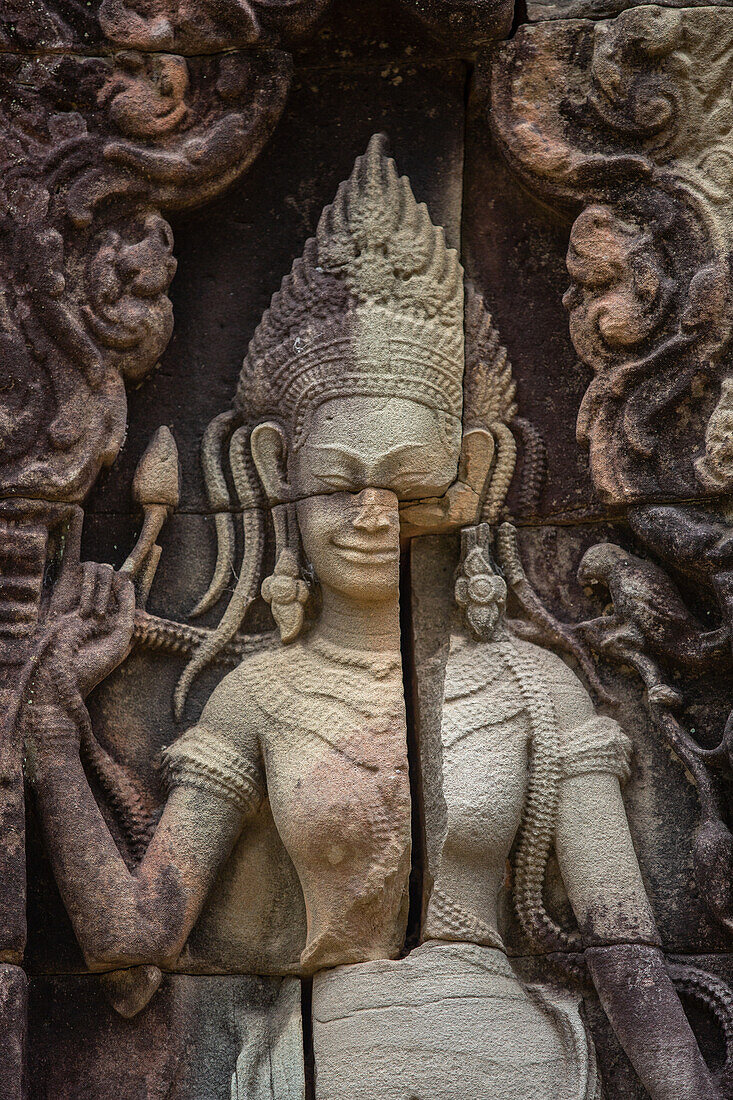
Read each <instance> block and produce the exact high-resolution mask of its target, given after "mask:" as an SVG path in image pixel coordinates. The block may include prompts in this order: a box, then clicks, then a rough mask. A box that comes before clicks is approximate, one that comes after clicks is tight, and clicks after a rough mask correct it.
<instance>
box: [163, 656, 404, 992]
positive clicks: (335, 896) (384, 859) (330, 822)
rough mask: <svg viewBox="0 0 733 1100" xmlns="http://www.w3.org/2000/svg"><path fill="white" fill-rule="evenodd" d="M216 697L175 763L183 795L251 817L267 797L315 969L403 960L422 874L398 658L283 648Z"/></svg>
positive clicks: (245, 668) (173, 752) (170, 757)
mask: <svg viewBox="0 0 733 1100" xmlns="http://www.w3.org/2000/svg"><path fill="white" fill-rule="evenodd" d="M216 695H217V698H216V699H215V701H214V706H213V708H212V707H207V710H206V711H205V712H204V715H203V716H202V720H201V723H200V724H199V725H198V726H197V727H195V728H194V729H193V730H190V731H189V732H188V733H187V734H186V735H184V737H183V738H181V739H180V741H178V742H177V743H176V744H175V745H174V746H172V748H171V749H170V750H168V753H167V761H168V768H169V771H170V773H171V777H172V780H173V782H174V783H176V782H177V783H188V784H190V785H196V786H199V787H202V788H204V789H206V788H208V789H210V790H211V791H212V792H214V793H217V794H219V795H222V794H224V795H225V796H228V797H232V798H235V799H236V800H238V804H239V805H240V806H241V808H242V810H243V811H244V812H245V813H246V814H248V815H254V814H259V813H261V809H260V806H261V803H262V800H263V799H264V798H265V796H267V797H268V798H269V805H270V809H271V812H272V817H273V818H274V822H275V826H276V828H277V831H278V833H279V836H280V838H281V840H282V842H283V844H284V846H285V849H286V851H287V854H288V856H289V857H290V859H291V860H292V863H293V865H294V867H295V869H296V871H297V875H298V878H299V881H300V886H301V888H302V891H303V895H304V899H305V909H306V914H307V925H308V928H307V942H306V943H305V945H304V947H303V951H302V955H301V964H302V967H303V969H304V970H306V971H311V970H314V969H319V968H321V967H324V966H336V965H340V964H343V963H347V962H356V961H362V960H365V959H377V958H390V957H392V956H394V955H395V954H397V952H398V951H399V950H400V948H401V946H402V942H403V939H404V928H405V922H406V918H407V900H408V895H407V881H408V877H409V871H410V790H409V776H408V768H407V747H406V729H405V714H404V702H403V692H402V675H401V666H400V658H399V654H398V653H395V654H388V655H386V656H377V657H374V656H373V655H371V654H369V655H367V654H364V655H361V659H360V655H359V654H354V653H353V652H348V653H347V652H346V651H343V650H341V649H340V648H337V647H335V646H332V645H326V644H325V643H323V642H318V641H315V640H314V641H309V640H306V641H303V642H297V643H296V644H295V645H293V646H290V647H287V648H285V647H282V646H279V645H278V646H277V647H275V648H272V649H270V650H268V651H266V652H265V653H262V654H259V655H257V656H256V657H254V658H252V659H251V660H250V661H248V662H246V663H245V664H243V665H241V666H240V667H239V668H238V669H236V670H235V671H234V672H233V673H231V674H230V675H229V676H228V677H227V678H226V680H225V681H224V682H223V683H222V685H221V686H220V688H219V689H218V692H217V693H216ZM223 697H225V699H226V704H225V710H222V707H221V702H220V700H221V699H222V698H223ZM217 704H218V705H217ZM221 714H225V717H224V718H223V719H220V720H219V721H217V715H221ZM214 757H216V760H215V761H214ZM223 784H225V785H226V786H227V787H228V790H229V793H228V794H227V792H226V791H224V788H223ZM243 839H244V838H243ZM240 846H241V842H240ZM233 858H235V859H236V858H237V850H235V854H234V857H233Z"/></svg>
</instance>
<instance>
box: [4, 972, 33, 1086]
mask: <svg viewBox="0 0 733 1100" xmlns="http://www.w3.org/2000/svg"><path fill="white" fill-rule="evenodd" d="M27 1009H28V979H27V977H26V975H25V973H24V972H23V971H22V970H21V969H20V967H18V966H9V965H8V964H7V963H0V1033H1V1034H2V1045H1V1046H0V1089H2V1094H3V1096H6V1097H7V1100H25V1097H26V1088H27V1085H28V1077H27V1065H26V1058H27V1034H26V1029H27V1019H26V1017H27Z"/></svg>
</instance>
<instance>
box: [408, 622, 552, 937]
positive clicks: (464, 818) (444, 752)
mask: <svg viewBox="0 0 733 1100" xmlns="http://www.w3.org/2000/svg"><path fill="white" fill-rule="evenodd" d="M529 736H530V724H529V720H528V716H527V713H526V711H525V703H524V700H523V698H522V695H521V693H520V691H519V690H518V685H517V683H516V680H515V679H514V677H513V675H512V673H511V670H510V669H509V668H508V667H507V665H506V663H505V662H504V661H503V659H502V657H501V652H500V649H499V647H498V646H494V645H484V646H480V647H475V646H472V647H470V649H468V648H464V647H463V646H462V645H461V642H460V641H459V640H457V639H454V642H453V644H452V646H451V654H450V657H449V659H448V664H447V667H446V678H445V691H444V702H443V713H442V725H441V757H442V758H441V761H440V769H441V778H442V783H441V791H440V797H441V799H442V801H443V806H442V813H441V814H439V815H435V820H440V821H441V822H442V831H441V837H440V838H439V840H438V845H437V848H438V852H439V855H438V860H437V865H436V877H435V883H434V886H433V890H432V894H431V897H430V902H429V907H428V913H427V918H426V927H425V936H426V938H463V937H465V936H468V937H469V938H470V939H472V940H473V941H474V942H479V943H488V944H494V945H497V944H500V943H501V940H500V937H499V933H498V929H497V899H498V895H499V891H500V889H501V886H502V882H503V880H504V877H505V869H506V861H507V858H508V856H509V852H510V849H511V847H512V844H513V842H514V839H515V837H516V835H517V831H518V829H519V826H520V824H521V821H522V812H523V809H524V802H525V795H526V787H527V775H528V747H529ZM430 818H431V815H430V814H428V820H430Z"/></svg>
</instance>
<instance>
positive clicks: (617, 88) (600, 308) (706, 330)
mask: <svg viewBox="0 0 733 1100" xmlns="http://www.w3.org/2000/svg"><path fill="white" fill-rule="evenodd" d="M731 26H732V24H731V16H730V13H728V12H723V11H716V18H715V20H712V21H711V20H709V19H708V18H707V17H706V15H705V13H704V12H702V11H699V12H695V11H690V10H687V11H670V10H665V9H661V8H654V7H649V8H643V9H638V10H633V11H627V12H624V13H623V14H622V15H620V16H619V17H618V18H617V19H616V20H613V21H609V22H605V23H599V24H597V25H595V26H589V25H587V24H582V23H572V22H568V23H566V24H556V25H555V26H554V28H553V27H543V28H532V29H527V30H525V31H524V32H523V33H522V34H521V35H519V36H518V38H517V40H516V41H515V43H513V44H512V45H511V46H508V47H505V49H504V54H503V59H502V62H501V64H500V65H499V66H498V67H497V69H496V70H495V74H494V90H495V99H494V106H495V110H494V116H493V118H494V125H495V130H496V133H497V135H498V137H499V139H500V141H501V143H502V145H503V147H504V148H505V149H506V151H507V153H508V155H509V156H510V158H511V159H512V162H513V163H514V165H515V166H516V167H517V169H518V170H519V171H520V172H521V173H522V174H523V175H524V176H525V177H526V178H528V179H530V180H531V181H532V183H533V184H534V185H535V186H536V187H538V188H539V189H541V190H543V191H545V192H546V193H547V194H549V195H551V196H552V197H553V198H554V199H555V200H556V201H558V200H559V201H563V202H566V201H568V200H571V201H573V202H577V201H578V200H579V201H580V202H581V203H583V204H585V209H584V210H583V211H582V212H581V213H580V215H579V216H578V218H577V219H576V221H575V223H574V225H573V228H572V231H571V235H570V246H569V250H568V258H567V262H568V270H569V273H570V275H571V278H572V280H573V283H572V286H571V288H570V290H569V291H568V293H567V295H566V299H565V301H566V305H567V307H568V310H569V314H570V330H571V335H572V338H573V342H574V344H575V347H576V349H577V351H578V353H579V355H580V356H581V357H582V358H583V360H584V361H585V362H586V363H587V364H588V366H589V367H591V368H592V370H593V372H594V375H595V377H594V379H593V381H592V382H591V384H590V386H589V388H588V390H587V392H586V394H585V397H584V399H583V403H582V406H581V409H580V412H579V416H578V438H579V440H580V441H581V442H582V443H584V444H585V445H586V446H587V447H588V448H589V451H590V458H591V471H592V475H593V480H594V484H595V487H596V489H597V491H598V494H599V496H600V497H601V499H603V500H606V501H609V502H614V503H617V504H623V505H625V506H628V518H629V522H630V524H631V527H632V530H633V532H634V535H635V536H636V537H637V539H638V540H639V541H640V543H641V544H642V546H643V547H644V548H645V549H646V550H647V551H649V552H651V554H652V555H654V557H656V558H657V559H658V560H661V561H662V562H663V563H664V565H665V567H666V568H667V569H669V570H670V573H671V578H670V577H669V576H667V574H666V573H665V572H664V571H663V570H662V569H660V568H659V567H658V565H656V564H653V563H652V562H650V561H646V560H643V559H641V558H639V557H637V556H636V555H634V554H631V553H627V552H626V551H624V550H622V549H621V548H620V547H617V546H612V545H610V544H606V545H603V546H598V547H594V548H592V549H591V550H590V551H589V552H588V553H587V554H586V556H585V558H584V560H583V561H582V562H581V563H580V570H579V577H580V578H581V580H582V581H584V582H587V583H595V584H600V585H603V586H604V587H605V588H607V589H608V590H609V591H610V593H611V597H612V600H613V614H612V615H610V616H606V617H604V618H601V619H598V620H594V621H592V622H590V623H585V624H579V625H578V626H577V627H569V628H568V627H563V626H561V625H560V624H551V632H553V631H554V634H555V641H556V642H558V641H560V642H561V643H562V642H563V641H564V642H565V643H570V641H571V638H570V636H571V635H572V636H573V638H574V639H575V641H576V642H577V643H578V644H577V645H576V651H578V652H581V651H582V652H583V653H584V657H583V659H584V661H585V662H586V664H587V663H589V653H588V649H587V646H588V645H589V646H590V647H591V648H592V649H594V650H595V651H596V652H597V653H599V654H600V655H601V656H602V658H604V659H607V660H611V661H614V662H617V663H619V664H622V665H626V666H629V665H630V666H631V667H632V668H634V669H635V670H636V671H637V672H638V673H639V675H640V677H641V678H642V680H643V682H644V683H645V685H646V687H647V701H648V707H649V710H650V713H651V715H652V718H653V719H654V722H655V725H656V727H657V729H658V731H659V733H660V735H661V736H662V737H663V738H664V740H665V741H667V742H668V743H669V744H670V745H671V746H672V748H673V749H674V750H675V752H676V753H677V754H678V756H679V757H680V758H681V759H682V760H683V762H684V763H685V765H686V766H687V768H688V769H689V772H690V774H691V775H692V776H693V777H694V780H695V783H696V785H697V788H698V791H699V794H700V801H701V809H702V817H701V823H700V826H699V828H698V830H697V831H696V835H695V838H694V856H695V866H696V876H697V879H698V884H699V887H700V890H701V893H702V895H703V896H704V898H705V899H706V901H707V903H708V905H709V907H710V909H711V911H712V912H713V913H714V914H715V916H716V917H717V918H718V919H719V920H720V921H721V922H722V923H723V924H724V925H725V926H726V927H728V928H731V927H733V925H732V923H731V922H732V921H733V897H731V892H730V879H731V866H732V864H731V858H732V853H733V841H731V836H730V832H729V830H728V827H727V824H726V810H725V807H724V805H723V794H722V789H721V785H720V782H719V776H718V773H719V772H720V771H721V770H722V771H723V772H725V773H727V774H728V775H729V774H730V768H731V761H730V756H731V753H730V738H731V731H732V730H733V723H731V721H730V720H729V721H728V723H727V724H726V728H725V731H724V733H723V735H722V738H720V739H719V744H718V746H717V747H714V745H715V738H714V737H713V736H710V735H708V736H707V738H706V739H705V738H703V739H700V738H699V736H696V735H694V733H693V731H691V730H688V729H687V728H685V724H684V722H683V720H682V718H681V714H680V708H681V706H682V704H683V702H684V696H683V694H682V693H681V692H680V679H682V681H684V678H685V677H686V676H688V677H689V676H690V675H692V676H698V675H700V674H704V673H705V672H709V671H712V670H713V669H729V668H730V664H731V649H730V637H731V599H730V590H731V584H730V570H731V532H730V517H729V514H728V513H729V509H728V504H727V499H725V497H727V493H728V488H729V470H728V467H729V454H728V452H729V449H730V448H729V434H730V433H729V431H728V428H729V424H728V420H729V415H728V404H729V388H730V386H729V379H728V378H727V376H726V373H725V367H724V365H723V353H724V352H725V349H726V347H727V345H728V341H729V336H730V317H731V306H730V254H731V219H730V188H729V186H728V184H729V181H730V168H731V164H733V153H732V152H731V124H730V105H731V99H730V95H731V93H730V84H729V80H728V78H727V72H728V69H729V58H730V42H731V36H730V28H731ZM721 32H722V33H721ZM581 44H582V48H581V49H579V48H578V47H580V46H581ZM703 55H704V56H706V57H707V58H709V61H710V64H709V66H707V67H706V66H704V65H701V64H700V63H699V61H698V58H700V57H702V56H703ZM549 71H552V72H553V73H555V75H556V76H557V74H562V78H561V79H560V82H559V84H558V82H557V80H556V82H555V83H556V86H558V87H559V86H560V84H562V85H563V86H566V87H568V89H569V94H568V95H567V96H565V97H562V98H561V97H558V96H553V95H550V96H544V97H539V96H537V95H535V89H536V87H537V81H538V79H539V80H541V79H542V74H543V73H545V74H546V73H547V72H549ZM717 386H719V387H720V395H719V397H718V401H717V405H716V406H715V408H713V405H714V402H715V394H716V389H717ZM716 493H717V494H725V497H724V499H723V500H722V501H715V500H712V501H710V502H709V503H707V502H705V501H704V500H703V501H700V502H699V503H697V504H688V503H682V502H683V501H685V500H686V499H689V498H696V497H700V496H701V494H716ZM675 501H679V502H680V503H675ZM515 572H516V575H517V576H518V577H520V573H521V570H515ZM685 578H692V579H693V581H694V583H695V584H696V585H698V586H700V587H701V588H702V589H703V590H706V592H707V594H708V596H709V597H710V598H711V599H712V600H713V601H714V604H717V608H718V613H719V618H718V624H716V625H715V626H714V627H713V629H711V628H710V627H709V626H703V625H702V624H701V623H700V621H699V620H698V619H697V617H696V616H695V615H693V614H692V613H691V612H690V611H689V609H688V608H687V607H686V605H685V602H684V600H683V598H682V596H681V594H680V590H679V586H678V582H679V581H682V580H684V579H685ZM520 580H521V577H520ZM526 587H527V586H526V585H525V586H524V590H525V596H526ZM525 602H527V601H526V600H525ZM529 602H532V600H531V598H529ZM535 618H536V619H537V620H538V621H539V618H541V613H539V615H536V616H535ZM581 636H582V637H581ZM672 678H674V684H673V683H671V682H670V681H671V680H672ZM704 746H705V747H704Z"/></svg>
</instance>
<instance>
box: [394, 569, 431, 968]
mask: <svg viewBox="0 0 733 1100" xmlns="http://www.w3.org/2000/svg"><path fill="white" fill-rule="evenodd" d="M400 645H401V648H402V680H403V685H404V696H405V717H406V721H407V763H408V767H409V771H410V802H411V806H412V867H411V870H410V908H409V912H408V917H407V930H406V933H405V945H404V952H403V953H404V954H408V953H409V952H410V951H411V950H412V949H413V947H417V945H418V944H419V942H420V926H421V921H422V900H423V897H422V895H423V875H424V868H425V812H424V806H423V797H422V774H421V769H420V730H419V720H418V714H419V711H418V705H417V675H416V670H415V648H414V645H413V637H412V585H411V579H410V549H409V548H408V549H407V551H406V552H405V553H404V554H403V555H402V561H401V563H400Z"/></svg>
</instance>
